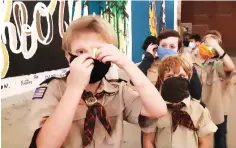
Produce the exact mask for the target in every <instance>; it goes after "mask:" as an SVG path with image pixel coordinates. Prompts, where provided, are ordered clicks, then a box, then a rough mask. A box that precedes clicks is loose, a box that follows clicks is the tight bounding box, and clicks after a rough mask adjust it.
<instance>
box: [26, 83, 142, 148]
mask: <svg viewBox="0 0 236 148" xmlns="http://www.w3.org/2000/svg"><path fill="white" fill-rule="evenodd" d="M65 90H66V82H65V81H64V80H62V79H56V80H52V81H51V82H50V83H49V84H48V86H47V90H46V93H45V94H44V96H43V98H41V99H34V100H33V106H32V109H31V111H30V115H29V121H28V124H29V127H30V131H31V136H33V133H34V132H35V130H36V129H38V128H40V127H42V126H43V124H44V122H45V121H46V120H47V118H48V117H49V116H50V115H51V114H52V113H53V111H54V110H55V108H56V106H57V105H58V103H59V101H60V100H61V98H62V96H63V94H64V92H65ZM102 91H105V92H108V93H114V94H112V95H104V97H103V98H102V99H100V100H98V102H99V103H101V104H102V105H103V106H104V107H105V109H106V113H107V118H108V120H109V122H110V124H111V127H112V131H113V133H112V136H111V137H110V136H109V135H108V133H107V132H106V130H105V129H104V127H103V126H102V124H101V123H100V121H99V120H98V119H97V120H96V123H95V130H94V135H93V141H92V143H91V144H89V145H88V146H86V148H120V146H121V141H122V136H123V128H124V125H123V121H124V120H126V121H127V122H129V123H132V124H136V125H138V117H139V115H140V111H141V108H142V104H141V100H140V96H139V94H138V92H137V91H136V90H135V89H134V88H133V87H132V86H129V85H128V84H126V83H123V82H121V83H112V84H111V83H109V82H107V81H106V80H105V79H103V80H102V84H101V86H100V88H99V89H98V92H102ZM68 99H70V98H68ZM68 109H69V108H68ZM87 109H88V108H87V105H86V104H85V102H84V101H83V100H82V99H81V101H80V103H79V104H78V108H77V110H76V113H75V116H74V120H73V123H72V126H71V129H70V131H69V133H68V135H67V138H66V140H65V142H64V143H63V145H62V148H81V147H82V136H83V133H84V120H85V117H86V112H87ZM62 120H63V119H62Z"/></svg>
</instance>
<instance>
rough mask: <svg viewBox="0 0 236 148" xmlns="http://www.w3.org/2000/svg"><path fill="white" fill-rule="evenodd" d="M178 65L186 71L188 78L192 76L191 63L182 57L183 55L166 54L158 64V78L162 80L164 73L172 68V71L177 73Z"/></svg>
mask: <svg viewBox="0 0 236 148" xmlns="http://www.w3.org/2000/svg"><path fill="white" fill-rule="evenodd" d="M180 67H182V68H183V69H184V71H185V72H186V74H187V76H188V79H189V80H190V79H191V77H192V73H193V70H192V66H191V64H190V63H189V62H188V61H187V60H186V59H185V58H184V57H183V55H175V56H168V57H166V58H164V59H163V60H162V61H161V63H160V64H159V65H158V73H159V79H160V80H161V81H163V80H164V75H165V73H167V72H169V71H171V70H173V71H174V73H179V71H180Z"/></svg>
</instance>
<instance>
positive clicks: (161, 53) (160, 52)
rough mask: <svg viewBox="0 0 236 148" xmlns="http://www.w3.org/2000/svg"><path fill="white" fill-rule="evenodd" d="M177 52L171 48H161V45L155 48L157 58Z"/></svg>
mask: <svg viewBox="0 0 236 148" xmlns="http://www.w3.org/2000/svg"><path fill="white" fill-rule="evenodd" d="M176 54H178V52H176V51H174V50H172V49H168V48H162V47H160V46H159V47H158V49H157V55H158V59H160V60H161V59H162V58H164V57H166V56H170V55H176Z"/></svg>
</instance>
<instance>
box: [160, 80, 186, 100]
mask: <svg viewBox="0 0 236 148" xmlns="http://www.w3.org/2000/svg"><path fill="white" fill-rule="evenodd" d="M188 87H189V81H188V79H186V78H181V77H172V78H169V79H167V80H165V81H164V83H163V85H162V88H161V96H162V97H163V99H164V100H165V101H167V102H170V103H179V102H181V101H182V100H183V99H185V98H187V97H189V89H188Z"/></svg>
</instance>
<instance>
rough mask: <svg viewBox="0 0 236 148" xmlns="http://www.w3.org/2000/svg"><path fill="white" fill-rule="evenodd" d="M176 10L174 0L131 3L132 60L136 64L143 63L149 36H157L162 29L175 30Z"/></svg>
mask: <svg viewBox="0 0 236 148" xmlns="http://www.w3.org/2000/svg"><path fill="white" fill-rule="evenodd" d="M174 9H175V7H174V0H159V1H156V0H149V1H132V2H131V11H132V12H131V14H132V17H131V19H132V21H131V22H132V28H131V29H132V60H133V61H134V62H136V63H138V62H140V61H141V57H142V54H143V50H142V49H141V47H142V44H143V42H144V40H145V38H146V37H147V36H149V35H154V36H157V35H158V33H159V32H160V31H161V30H162V29H174V21H175V20H174ZM163 18H164V19H163ZM176 21H177V20H176Z"/></svg>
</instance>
